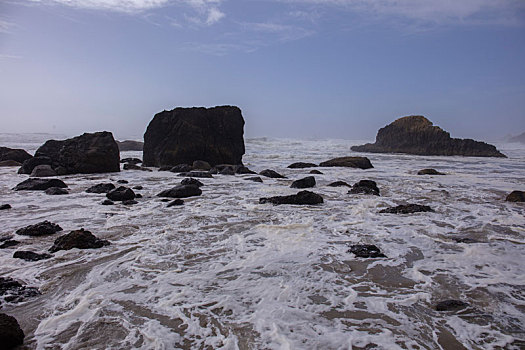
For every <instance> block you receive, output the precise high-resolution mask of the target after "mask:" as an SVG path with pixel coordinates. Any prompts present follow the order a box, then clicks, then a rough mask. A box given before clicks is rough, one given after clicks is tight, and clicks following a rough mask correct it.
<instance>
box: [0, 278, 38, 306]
mask: <svg viewBox="0 0 525 350" xmlns="http://www.w3.org/2000/svg"><path fill="white" fill-rule="evenodd" d="M37 295H40V292H39V291H38V289H37V288H35V287H27V286H24V285H23V284H21V283H20V282H18V281H15V280H14V279H12V278H10V277H0V297H2V298H3V299H4V300H5V301H7V302H9V303H20V302H22V301H24V300H25V299H26V298H32V297H35V296H37Z"/></svg>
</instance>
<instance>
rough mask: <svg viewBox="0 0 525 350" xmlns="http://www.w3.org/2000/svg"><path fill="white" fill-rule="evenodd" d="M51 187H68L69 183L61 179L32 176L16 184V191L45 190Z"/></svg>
mask: <svg viewBox="0 0 525 350" xmlns="http://www.w3.org/2000/svg"><path fill="white" fill-rule="evenodd" d="M51 187H60V188H66V187H67V185H66V184H65V183H64V182H63V181H62V180H59V179H40V178H30V179H27V180H25V181H22V182H21V183H19V184H18V185H16V186H15V187H14V188H13V190H15V191H45V190H47V189H48V188H51Z"/></svg>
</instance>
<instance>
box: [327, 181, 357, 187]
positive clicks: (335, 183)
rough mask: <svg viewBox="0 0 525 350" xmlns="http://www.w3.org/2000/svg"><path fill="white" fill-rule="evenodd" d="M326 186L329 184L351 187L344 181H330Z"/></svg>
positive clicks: (331, 185)
mask: <svg viewBox="0 0 525 350" xmlns="http://www.w3.org/2000/svg"><path fill="white" fill-rule="evenodd" d="M327 186H330V187H341V186H347V187H352V186H350V185H349V184H347V183H346V182H344V181H336V182H332V183H329V184H328V185H327Z"/></svg>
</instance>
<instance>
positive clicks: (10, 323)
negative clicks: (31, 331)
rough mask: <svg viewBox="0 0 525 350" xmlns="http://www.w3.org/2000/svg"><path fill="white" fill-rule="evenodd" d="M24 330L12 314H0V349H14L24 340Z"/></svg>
mask: <svg viewBox="0 0 525 350" xmlns="http://www.w3.org/2000/svg"><path fill="white" fill-rule="evenodd" d="M24 337H25V335H24V332H23V331H22V329H21V328H20V325H19V324H18V321H17V320H16V318H14V317H13V316H9V315H6V314H0V344H2V349H5V350H10V349H14V348H16V347H17V346H19V345H22V344H23V342H24Z"/></svg>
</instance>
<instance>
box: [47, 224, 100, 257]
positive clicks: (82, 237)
mask: <svg viewBox="0 0 525 350" xmlns="http://www.w3.org/2000/svg"><path fill="white" fill-rule="evenodd" d="M109 244H110V243H109V241H106V240H103V239H99V238H97V237H96V236H95V235H93V234H92V233H91V232H89V231H87V230H84V229H83V228H81V229H80V230H75V231H71V232H70V233H68V234H66V235H63V236H60V237H58V238H57V239H56V240H55V243H54V244H53V246H52V247H51V248H50V249H49V251H50V252H51V253H54V252H57V251H59V250H69V249H73V248H78V249H96V248H102V247H104V246H107V245H109Z"/></svg>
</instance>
